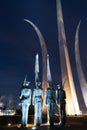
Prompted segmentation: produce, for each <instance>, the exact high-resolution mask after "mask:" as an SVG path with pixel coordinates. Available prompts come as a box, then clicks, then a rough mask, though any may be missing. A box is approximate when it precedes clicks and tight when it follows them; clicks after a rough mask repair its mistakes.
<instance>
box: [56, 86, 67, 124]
mask: <svg viewBox="0 0 87 130" xmlns="http://www.w3.org/2000/svg"><path fill="white" fill-rule="evenodd" d="M65 98H66V94H65V91H64V90H63V89H62V88H60V89H57V90H56V103H57V105H58V110H59V116H60V124H62V125H65V122H66V111H65V104H66V103H65Z"/></svg>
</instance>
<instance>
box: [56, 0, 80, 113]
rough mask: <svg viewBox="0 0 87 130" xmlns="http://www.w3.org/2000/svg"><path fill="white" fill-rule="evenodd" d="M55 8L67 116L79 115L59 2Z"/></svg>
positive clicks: (58, 0)
mask: <svg viewBox="0 0 87 130" xmlns="http://www.w3.org/2000/svg"><path fill="white" fill-rule="evenodd" d="M56 6H57V24H58V40H59V52H60V66H61V75H62V83H64V89H65V91H66V109H67V114H69V115H74V114H77V115H79V114H80V109H79V104H78V99H77V95H76V90H75V85H74V81H73V76H72V71H71V66H70V60H69V54H68V49H67V42H66V35H65V29H64V21H63V15H62V7H61V0H56Z"/></svg>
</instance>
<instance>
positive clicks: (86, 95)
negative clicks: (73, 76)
mask: <svg viewBox="0 0 87 130" xmlns="http://www.w3.org/2000/svg"><path fill="white" fill-rule="evenodd" d="M80 24H81V21H79V23H78V26H77V29H76V35H75V58H76V67H77V73H78V78H79V83H80V87H81V90H82V95H83V99H84V102H85V105H86V107H87V83H86V79H85V76H84V72H83V69H82V64H81V59H80V53H79V28H80Z"/></svg>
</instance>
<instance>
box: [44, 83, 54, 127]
mask: <svg viewBox="0 0 87 130" xmlns="http://www.w3.org/2000/svg"><path fill="white" fill-rule="evenodd" d="M45 92H46V104H47V124H49V125H53V124H54V96H53V95H54V94H53V89H52V88H51V87H50V85H49V83H48V88H47V89H46V91H45Z"/></svg>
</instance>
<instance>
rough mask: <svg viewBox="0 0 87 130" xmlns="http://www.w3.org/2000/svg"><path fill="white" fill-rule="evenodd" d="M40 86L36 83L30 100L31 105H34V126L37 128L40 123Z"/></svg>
mask: <svg viewBox="0 0 87 130" xmlns="http://www.w3.org/2000/svg"><path fill="white" fill-rule="evenodd" d="M40 85H41V83H40V82H38V81H37V82H36V88H35V89H34V91H33V99H32V104H33V105H34V124H35V125H37V126H39V125H40V124H41V123H42V89H41V88H40Z"/></svg>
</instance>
